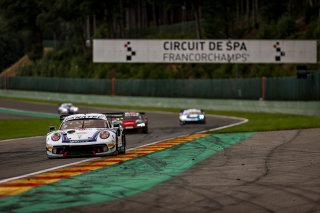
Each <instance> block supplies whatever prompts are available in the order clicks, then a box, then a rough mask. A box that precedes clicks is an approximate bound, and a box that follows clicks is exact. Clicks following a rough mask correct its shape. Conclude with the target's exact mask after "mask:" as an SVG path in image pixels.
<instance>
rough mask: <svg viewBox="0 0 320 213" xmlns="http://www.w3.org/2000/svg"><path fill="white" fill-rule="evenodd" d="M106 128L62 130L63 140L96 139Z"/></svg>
mask: <svg viewBox="0 0 320 213" xmlns="http://www.w3.org/2000/svg"><path fill="white" fill-rule="evenodd" d="M103 130H104V129H95V128H87V129H69V130H64V131H61V133H62V135H63V137H62V140H63V141H96V140H97V137H98V135H99V133H100V132H101V131H103Z"/></svg>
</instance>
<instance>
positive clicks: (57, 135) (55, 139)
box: [51, 132, 61, 141]
mask: <svg viewBox="0 0 320 213" xmlns="http://www.w3.org/2000/svg"><path fill="white" fill-rule="evenodd" d="M60 138H61V134H60V133H58V132H56V133H53V134H52V135H51V140H52V141H58V140H60Z"/></svg>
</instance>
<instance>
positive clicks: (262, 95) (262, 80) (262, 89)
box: [261, 76, 267, 100]
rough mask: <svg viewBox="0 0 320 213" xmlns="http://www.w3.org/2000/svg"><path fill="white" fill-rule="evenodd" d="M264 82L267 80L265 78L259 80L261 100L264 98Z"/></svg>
mask: <svg viewBox="0 0 320 213" xmlns="http://www.w3.org/2000/svg"><path fill="white" fill-rule="evenodd" d="M266 80H267V77H265V76H263V77H262V78H261V100H265V99H266V97H265V95H266V94H265V91H266Z"/></svg>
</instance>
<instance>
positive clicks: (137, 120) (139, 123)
mask: <svg viewBox="0 0 320 213" xmlns="http://www.w3.org/2000/svg"><path fill="white" fill-rule="evenodd" d="M122 126H123V128H124V129H125V130H127V131H128V130H137V131H139V132H143V133H148V118H147V116H146V114H145V113H144V112H125V113H124V119H123V120H122Z"/></svg>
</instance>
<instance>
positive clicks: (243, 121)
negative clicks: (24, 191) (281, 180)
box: [0, 115, 248, 183]
mask: <svg viewBox="0 0 320 213" xmlns="http://www.w3.org/2000/svg"><path fill="white" fill-rule="evenodd" d="M210 117H211V115H210ZM212 117H224V118H233V119H238V120H241V121H240V122H238V123H234V124H230V125H226V126H222V127H217V128H213V129H210V130H204V131H200V132H196V133H195V134H201V133H206V132H209V131H215V130H220V129H225V128H229V127H233V126H238V125H241V124H244V123H246V122H248V119H246V118H238V117H227V116H213V115H212ZM188 135H190V134H184V135H180V136H177V137H172V138H167V139H163V140H159V141H156V142H152V143H148V144H144V145H141V146H138V147H135V148H131V149H127V151H130V150H135V149H138V148H141V147H145V146H149V145H153V144H157V143H160V142H163V141H167V140H172V139H175V138H179V137H183V136H188ZM36 137H43V136H36ZM21 139H25V138H21ZM10 140H15V139H9V140H3V141H10ZM3 141H0V142H3ZM99 158H100V157H96V158H90V159H86V160H81V161H78V162H74V163H69V164H65V165H61V166H57V167H53V168H50V169H44V170H41V171H38V172H33V173H29V174H25V175H20V176H17V177H12V178H7V179H3V180H1V181H0V183H5V182H9V181H13V180H17V179H21V178H25V177H29V176H33V175H38V174H41V173H45V172H50V171H53V170H57V169H61V168H65V167H68V166H73V165H77V164H80V163H84V162H88V161H93V160H96V159H99Z"/></svg>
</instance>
